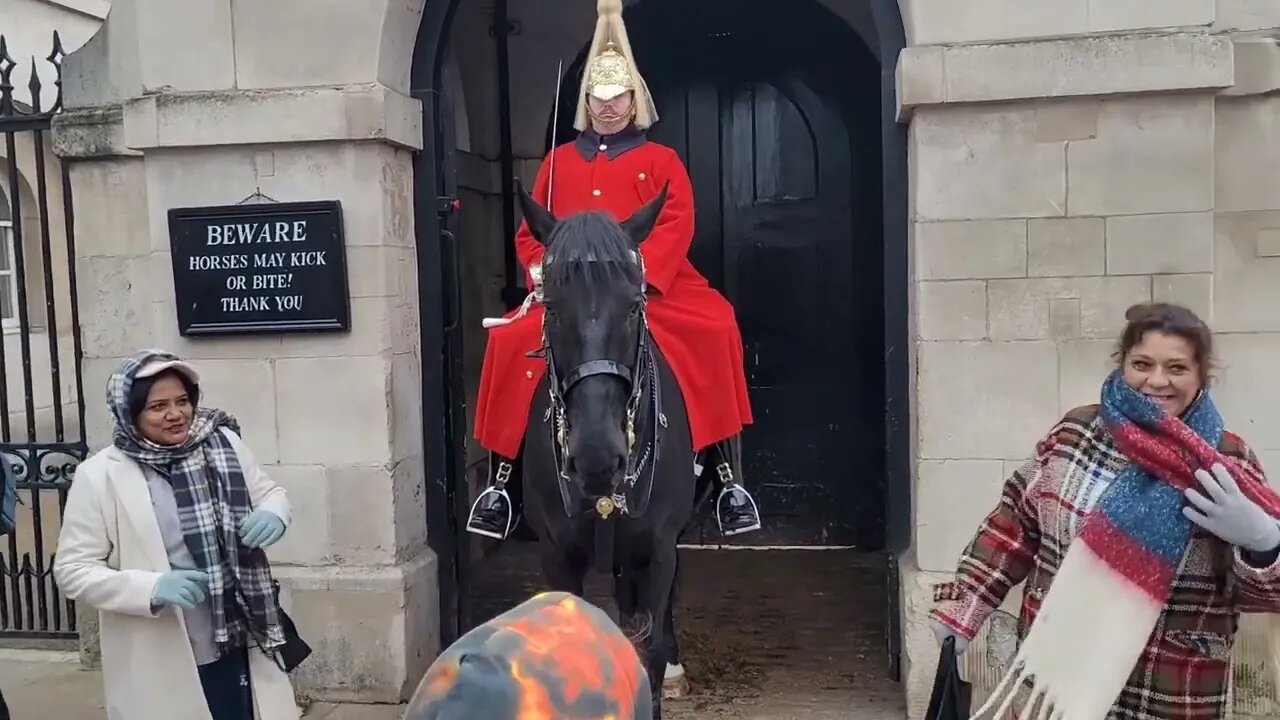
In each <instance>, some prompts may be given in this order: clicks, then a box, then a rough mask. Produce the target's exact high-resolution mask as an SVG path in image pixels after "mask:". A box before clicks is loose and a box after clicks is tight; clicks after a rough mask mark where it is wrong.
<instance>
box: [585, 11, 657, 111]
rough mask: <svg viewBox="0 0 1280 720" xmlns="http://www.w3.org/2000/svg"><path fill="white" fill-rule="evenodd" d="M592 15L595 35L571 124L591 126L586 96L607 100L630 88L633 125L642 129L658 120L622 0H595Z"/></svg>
mask: <svg viewBox="0 0 1280 720" xmlns="http://www.w3.org/2000/svg"><path fill="white" fill-rule="evenodd" d="M596 14H597V16H598V17H597V18H596V34H595V37H593V38H592V40H591V49H590V51H588V53H587V66H586V68H585V70H584V71H583V73H582V92H580V93H578V114H577V117H576V118H575V119H574V123H573V126H574V127H575V128H577V129H578V130H579V131H581V130H586V129H587V128H588V127H590V126H591V113H590V110H589V109H588V107H587V96H588V95H591V96H593V97H596V98H598V99H600V100H606V101H607V100H612V99H613V98H615V97H617V96H619V95H621V94H622V93H624V92H627V91H631V92H632V93H633V98H634V102H633V103H632V107H633V112H634V113H635V124H636V127H638V128H640V129H642V130H643V129H646V128H648V127H650V126H651V125H653V124H654V123H655V122H657V121H658V110H657V108H655V107H654V105H653V98H652V96H650V95H649V86H648V85H646V84H645V82H644V78H643V77H641V76H640V70H639V68H637V67H636V61H635V55H634V54H633V53H632V52H631V42H630V40H628V38H627V26H626V24H624V23H623V22H622V0H597V3H596Z"/></svg>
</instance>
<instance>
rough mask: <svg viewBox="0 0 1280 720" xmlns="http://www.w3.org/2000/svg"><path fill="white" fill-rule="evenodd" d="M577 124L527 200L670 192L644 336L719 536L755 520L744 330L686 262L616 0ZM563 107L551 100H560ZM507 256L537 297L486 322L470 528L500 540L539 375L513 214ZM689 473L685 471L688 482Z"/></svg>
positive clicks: (536, 285) (683, 212)
mask: <svg viewBox="0 0 1280 720" xmlns="http://www.w3.org/2000/svg"><path fill="white" fill-rule="evenodd" d="M597 11H598V15H599V17H598V20H597V23H596V32H595V36H594V39H593V40H592V44H591V49H590V51H589V54H588V57H589V58H590V59H589V60H588V62H587V65H586V68H585V70H584V73H583V79H582V86H581V90H580V92H579V95H578V107H577V115H576V118H575V121H574V127H575V128H576V129H577V130H578V131H579V135H578V137H577V139H576V140H574V141H573V142H570V143H566V144H563V145H560V146H559V147H556V148H554V149H553V150H552V151H551V152H550V153H549V154H548V155H547V157H546V159H545V160H544V161H543V163H542V165H541V167H540V168H539V171H538V176H537V180H536V183H535V185H534V191H533V197H534V198H535V199H536V200H537V201H538V202H545V203H546V207H547V209H548V210H549V211H551V212H553V213H554V214H555V215H556V216H559V217H566V216H568V215H572V214H574V213H578V212H581V211H587V210H600V211H605V212H607V213H609V214H610V215H612V216H613V217H614V218H615V219H616V220H618V221H622V220H624V219H626V218H628V217H629V216H631V215H632V214H633V213H635V212H636V211H637V210H639V209H640V208H641V207H642V206H644V205H645V204H646V203H648V202H649V201H650V200H653V199H654V198H655V197H656V196H658V195H659V193H660V192H661V191H662V189H663V188H664V187H666V188H667V192H668V196H667V199H666V203H665V205H663V207H662V210H661V214H660V215H659V217H658V220H657V223H656V226H655V227H654V228H653V231H652V232H651V233H650V235H649V236H648V239H646V240H645V241H644V242H643V243H641V244H640V246H639V250H640V255H641V260H642V263H643V268H644V281H645V285H646V295H647V298H648V300H647V311H646V312H647V316H648V324H649V331H650V333H651V335H652V337H653V339H654V341H655V342H656V344H657V346H658V347H659V349H660V350H661V351H662V353H663V354H664V355H665V357H666V359H667V361H668V362H669V364H670V366H671V369H672V371H673V373H674V375H675V378H676V380H677V382H678V385H679V387H680V390H681V393H682V395H683V397H684V401H685V403H686V405H687V408H688V415H689V423H690V431H691V434H692V443H693V448H694V449H695V450H697V451H698V462H697V464H696V465H695V467H694V468H691V471H693V475H694V476H696V475H698V474H700V473H701V472H702V468H704V467H711V468H714V472H715V473H716V478H717V480H718V482H719V484H720V488H721V489H720V493H719V495H718V497H717V501H716V518H717V521H718V523H719V526H720V529H721V532H722V533H723V534H724V535H726V536H732V535H738V534H741V533H745V532H750V531H753V530H758V529H759V528H760V516H759V511H758V509H757V507H756V503H755V500H754V499H753V498H752V497H751V495H750V494H749V493H748V492H747V490H746V489H745V488H744V487H743V486H742V485H741V484H740V482H739V480H740V477H741V470H742V465H741V451H740V445H739V439H740V435H741V432H742V429H743V427H744V426H746V425H748V424H750V423H751V420H752V418H751V407H750V403H749V400H748V397H747V381H746V375H745V373H744V371H743V349H742V336H741V333H740V332H739V330H738V325H737V320H736V318H735V316H734V312H733V308H732V306H731V305H730V304H729V303H728V301H727V300H725V298H724V297H723V296H721V295H720V293H718V292H717V291H716V290H715V289H713V288H712V287H711V286H710V285H709V283H708V282H707V280H706V279H705V278H704V277H703V276H702V275H701V274H699V273H698V271H697V270H696V269H695V268H694V266H693V264H692V263H690V262H689V259H688V252H689V248H690V246H691V245H692V243H693V235H694V201H693V188H692V185H691V183H690V180H689V174H688V171H687V170H686V169H685V166H684V163H683V162H682V161H681V159H680V157H679V156H678V155H677V154H676V152H675V151H674V150H672V149H671V148H669V147H666V146H664V145H660V144H658V143H655V142H651V141H650V140H648V138H647V137H646V131H647V130H648V128H649V127H651V126H652V125H653V123H654V122H656V121H657V119H658V113H657V110H656V108H655V107H654V104H653V99H652V97H651V96H650V94H649V89H648V86H647V85H646V84H645V82H644V79H643V78H642V77H641V76H640V72H639V69H638V68H637V67H636V63H635V59H634V56H633V54H632V51H631V46H630V42H629V40H628V38H627V32H626V27H625V25H624V23H623V20H622V3H621V1H620V0H599V3H598V6H597ZM557 105H558V103H557ZM515 245H516V252H517V255H518V256H519V259H520V263H521V265H523V266H524V268H525V269H526V271H527V273H528V278H527V284H528V286H529V287H531V288H533V292H531V293H530V295H529V297H528V298H527V299H526V300H525V302H524V304H523V305H522V306H521V307H520V308H519V309H517V310H515V311H513V312H512V313H509V314H508V315H506V316H505V317H504V318H501V319H497V320H490V321H486V326H487V327H489V328H490V333H489V342H488V347H487V349H486V352H485V360H484V368H483V372H482V375H481V378H480V388H479V392H478V397H477V401H476V428H475V435H476V439H477V440H478V441H479V443H480V444H481V446H482V447H484V448H485V449H486V450H488V451H489V452H490V478H491V479H492V484H491V485H489V486H488V487H487V488H486V489H485V490H484V491H482V492H481V494H480V496H479V497H478V498H477V500H476V502H475V504H474V505H473V506H472V509H471V515H470V517H469V518H468V521H467V530H468V531H470V532H473V533H476V534H479V535H484V536H487V537H493V538H498V539H503V538H506V537H507V536H508V535H509V534H510V532H511V530H512V529H513V528H514V526H515V517H516V513H517V508H515V507H513V506H514V505H515V504H516V503H515V502H514V501H513V498H512V495H511V494H510V493H509V492H508V483H509V481H510V480H511V478H512V474H513V470H514V466H515V464H516V460H517V458H518V457H519V455H520V454H521V452H522V445H523V440H524V437H525V432H526V428H527V426H528V423H529V414H530V408H531V406H532V403H533V397H534V393H535V391H536V390H537V388H538V387H539V384H540V383H541V382H542V381H543V379H544V376H545V374H546V369H547V368H546V362H545V360H544V359H543V358H542V357H540V356H538V355H537V351H538V350H539V349H540V348H541V347H542V346H543V341H544V338H543V332H542V326H543V308H542V306H541V304H540V303H539V302H538V301H539V299H540V292H541V280H542V259H543V254H544V252H545V247H544V246H543V245H542V244H541V243H540V242H538V241H537V240H536V239H535V238H534V236H533V234H532V233H531V232H530V229H529V223H528V221H527V219H526V221H524V222H522V223H521V225H520V229H519V231H518V232H517V233H516V237H515ZM691 480H692V478H691Z"/></svg>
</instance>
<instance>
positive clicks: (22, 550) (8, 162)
mask: <svg viewBox="0 0 1280 720" xmlns="http://www.w3.org/2000/svg"><path fill="white" fill-rule="evenodd" d="M65 55H66V53H65V52H64V51H63V48H62V40H61V38H60V37H59V36H58V34H57V33H56V32H55V33H54V34H53V43H52V48H51V50H50V52H49V54H48V55H47V56H44V57H43V58H41V59H40V60H37V59H36V58H35V57H32V58H31V60H30V72H29V75H28V79H27V82H26V88H25V89H26V92H25V93H21V95H22V97H20V96H19V95H20V91H18V89H17V88H15V85H14V74H15V70H16V71H18V72H19V73H21V72H22V71H25V70H26V69H27V68H26V63H25V62H23V63H22V64H21V65H20V64H19V63H18V62H17V61H15V60H14V58H13V57H12V55H11V53H10V45H9V42H8V41H7V40H6V38H5V37H4V36H3V35H0V135H3V138H4V143H3V157H2V158H0V170H3V174H0V200H2V201H3V202H0V330H2V332H3V334H2V335H0V455H3V461H4V462H6V463H8V464H9V466H10V467H11V468H13V471H14V472H15V473H16V477H17V486H18V498H19V501H20V503H21V504H20V505H19V511H18V518H17V519H18V525H17V528H16V529H15V531H14V532H13V533H10V535H9V536H8V537H7V538H6V539H5V540H4V541H0V641H3V640H5V639H6V638H10V639H12V638H40V639H69V638H74V637H75V636H76V616H75V607H74V605H73V603H72V602H71V601H69V600H67V599H65V598H63V597H62V596H61V594H60V593H59V591H58V588H57V586H56V584H55V583H54V581H53V577H52V567H53V560H54V553H55V551H56V547H57V537H58V532H59V530H60V529H61V520H62V512H63V509H64V508H65V506H66V500H67V491H68V490H69V488H70V486H71V480H72V477H73V475H74V474H75V468H76V466H77V465H78V464H79V463H80V462H81V461H82V460H84V458H85V456H86V454H87V452H88V446H87V443H86V442H85V434H84V391H83V388H82V386H81V381H80V378H81V359H82V351H81V345H80V318H79V314H78V309H77V304H76V303H77V298H76V289H75V287H76V271H75V258H76V253H75V223H74V218H73V213H72V202H71V177H70V168H69V167H68V165H67V164H66V163H63V162H62V161H61V160H59V159H58V158H57V157H56V156H54V154H53V153H52V150H51V143H50V138H49V134H50V132H51V130H52V126H53V118H54V117H55V116H56V115H57V114H58V113H60V112H62V61H63V58H64V57H65ZM42 76H43V78H44V79H42ZM50 80H51V82H50ZM50 95H52V99H51V100H50V99H49V96H50Z"/></svg>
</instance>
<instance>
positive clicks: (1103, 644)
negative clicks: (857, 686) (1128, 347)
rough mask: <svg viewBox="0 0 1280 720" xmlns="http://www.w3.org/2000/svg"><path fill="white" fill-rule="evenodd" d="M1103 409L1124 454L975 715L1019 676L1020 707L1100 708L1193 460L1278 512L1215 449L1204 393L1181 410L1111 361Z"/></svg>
mask: <svg viewBox="0 0 1280 720" xmlns="http://www.w3.org/2000/svg"><path fill="white" fill-rule="evenodd" d="M1100 413H1101V417H1102V419H1103V422H1104V423H1105V424H1106V426H1107V429H1108V431H1109V432H1110V433H1111V434H1112V436H1113V437H1114V438H1115V441H1116V445H1117V447H1118V448H1119V449H1120V451H1121V452H1123V453H1124V455H1125V456H1126V457H1127V458H1128V459H1129V461H1130V463H1131V464H1130V465H1129V467H1128V468H1127V469H1125V470H1124V471H1122V472H1121V473H1120V474H1119V475H1118V476H1116V478H1115V480H1114V481H1112V483H1111V485H1110V486H1109V487H1108V488H1107V490H1106V491H1105V492H1104V493H1103V495H1102V497H1101V498H1100V499H1099V500H1098V504H1097V505H1096V506H1095V507H1094V508H1093V509H1092V510H1091V511H1090V512H1089V514H1088V515H1087V516H1086V517H1085V519H1084V521H1083V525H1082V527H1081V529H1080V534H1079V536H1078V537H1077V538H1076V539H1075V540H1074V541H1073V542H1072V543H1071V545H1070V547H1068V548H1067V553H1066V555H1065V556H1064V557H1063V560H1062V567H1061V568H1060V569H1059V571H1058V573H1057V575H1056V577H1055V578H1054V581H1053V585H1052V586H1051V587H1050V588H1049V592H1048V594H1047V595H1046V596H1045V599H1044V604H1043V606H1042V607H1041V609H1040V612H1039V614H1038V616H1037V618H1036V620H1035V622H1034V623H1033V624H1032V626H1031V629H1030V630H1029V631H1028V633H1027V636H1026V639H1025V640H1023V642H1022V645H1021V647H1020V648H1019V652H1018V655H1017V657H1016V658H1015V659H1014V662H1013V668H1012V669H1011V671H1010V673H1009V675H1008V676H1006V677H1005V678H1004V680H1003V681H1001V683H1000V685H999V686H998V687H997V688H996V690H995V692H994V693H993V694H992V696H991V699H990V700H988V702H987V703H986V705H984V706H983V707H982V708H980V709H979V710H978V711H977V712H976V713H974V717H982V716H983V714H984V713H986V712H987V711H989V710H990V709H991V708H992V707H993V706H995V705H996V704H997V703H1000V705H999V707H998V709H997V710H996V713H995V715H994V716H993V717H1003V716H1004V715H1005V713H1006V712H1007V711H1008V709H1009V707H1010V705H1011V704H1012V703H1013V701H1014V698H1015V697H1016V695H1017V689H1018V688H1019V687H1021V686H1022V685H1023V684H1024V683H1029V684H1030V685H1031V693H1030V696H1029V699H1028V702H1027V705H1026V707H1025V708H1024V712H1023V714H1022V717H1026V718H1054V719H1055V720H1098V719H1099V718H1103V717H1106V715H1107V713H1108V711H1109V710H1110V708H1111V706H1112V705H1113V704H1114V703H1115V701H1116V698H1117V697H1118V696H1119V695H1120V692H1121V691H1122V690H1123V689H1124V686H1125V682H1126V681H1127V680H1128V678H1129V675H1130V674H1131V673H1132V672H1133V668H1134V667H1135V666H1136V665H1137V662H1138V658H1139V657H1140V656H1141V654H1142V651H1143V648H1144V647H1146V644H1147V640H1148V638H1149V637H1150V635H1151V632H1152V630H1153V629H1154V628H1155V626H1156V623H1157V622H1158V620H1159V618H1160V614H1161V612H1162V611H1163V609H1164V605H1165V601H1166V599H1167V598H1168V596H1169V589H1170V586H1171V585H1172V583H1173V580H1174V577H1175V575H1176V574H1177V572H1178V569H1179V566H1180V565H1181V563H1182V558H1183V556H1184V554H1185V553H1186V550H1187V547H1188V545H1189V544H1190V542H1191V535H1192V530H1193V523H1192V522H1191V521H1190V520H1189V519H1187V518H1186V516H1184V515H1183V514H1182V509H1183V507H1184V506H1185V499H1184V496H1183V492H1184V491H1185V490H1186V489H1188V488H1199V482H1198V481H1197V480H1196V478H1195V471H1196V470H1198V469H1201V468H1203V469H1205V470H1208V469H1209V468H1211V467H1212V466H1213V465H1214V464H1218V463H1221V464H1222V465H1223V466H1224V467H1226V468H1227V470H1228V472H1230V473H1231V475H1232V477H1233V478H1235V480H1236V483H1237V484H1238V485H1239V486H1240V489H1241V491H1242V492H1243V493H1244V494H1245V495H1246V496H1247V497H1248V498H1249V499H1250V500H1252V501H1253V502H1255V503H1257V504H1258V505H1259V506H1260V507H1262V508H1264V509H1266V510H1267V511H1268V512H1269V513H1270V514H1271V515H1272V516H1273V517H1277V518H1280V495H1277V494H1276V493H1275V492H1273V491H1272V490H1270V488H1267V487H1265V486H1263V485H1260V484H1258V483H1256V482H1254V481H1253V480H1251V479H1250V478H1249V477H1248V475H1247V474H1246V473H1245V471H1244V470H1243V469H1242V468H1241V467H1240V465H1239V462H1238V461H1237V460H1235V459H1234V458H1229V457H1226V456H1224V455H1223V454H1221V453H1219V452H1218V450H1217V448H1218V445H1219V443H1220V441H1221V440H1222V434H1223V424H1222V416H1221V415H1219V414H1218V410H1217V408H1216V407H1214V404H1213V401H1212V399H1210V397H1209V394H1208V393H1207V392H1202V393H1201V394H1200V397H1198V398H1197V399H1196V401H1195V402H1194V403H1192V405H1191V407H1189V408H1188V409H1187V411H1186V412H1184V413H1183V415H1182V416H1181V417H1180V418H1175V417H1169V416H1167V415H1165V414H1164V412H1163V411H1162V410H1160V408H1158V407H1157V406H1156V405H1155V403H1153V402H1151V400H1149V399H1148V398H1147V397H1145V396H1144V395H1142V394H1141V393H1139V392H1137V391H1135V390H1133V389H1132V388H1130V387H1129V386H1128V385H1126V384H1125V382H1124V377H1123V375H1122V374H1121V372H1120V371H1115V372H1113V373H1112V374H1111V375H1110V376H1109V377H1108V378H1107V380H1106V382H1105V383H1104V384H1103V386H1102V407H1101V411H1100Z"/></svg>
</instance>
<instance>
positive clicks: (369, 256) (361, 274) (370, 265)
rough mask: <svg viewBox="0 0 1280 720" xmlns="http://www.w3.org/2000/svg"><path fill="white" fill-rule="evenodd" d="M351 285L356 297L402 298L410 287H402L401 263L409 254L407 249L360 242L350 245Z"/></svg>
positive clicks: (349, 276) (348, 282)
mask: <svg viewBox="0 0 1280 720" xmlns="http://www.w3.org/2000/svg"><path fill="white" fill-rule="evenodd" d="M345 252H346V255H347V285H348V288H349V290H348V292H349V294H350V296H351V297H352V298H393V299H394V300H397V301H398V300H399V299H400V297H401V296H402V293H403V292H404V291H405V290H408V289H409V288H404V287H401V284H402V283H401V272H400V265H401V263H402V262H403V261H404V258H405V257H406V256H407V255H408V254H409V253H408V251H406V250H405V249H404V248H400V247H389V246H384V245H358V246H355V247H349V248H346V251H345Z"/></svg>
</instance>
